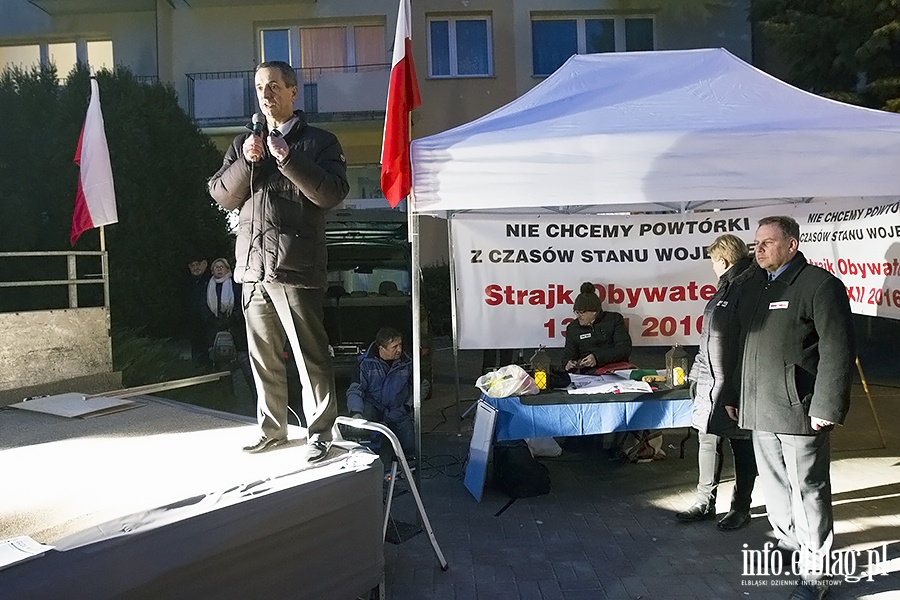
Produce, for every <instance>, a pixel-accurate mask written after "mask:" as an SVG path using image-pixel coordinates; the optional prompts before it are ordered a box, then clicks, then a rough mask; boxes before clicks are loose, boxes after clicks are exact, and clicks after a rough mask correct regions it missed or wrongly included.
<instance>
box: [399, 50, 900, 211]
mask: <svg viewBox="0 0 900 600" xmlns="http://www.w3.org/2000/svg"><path fill="white" fill-rule="evenodd" d="M897 165H900V115H898V114H894V113H887V112H883V111H877V110H871V109H866V108H860V107H856V106H851V105H848V104H843V103H840V102H835V101H833V100H828V99H826V98H822V97H820V96H816V95H814V94H810V93H808V92H804V91H802V90H800V89H797V88H795V87H792V86H790V85H788V84H786V83H784V82H782V81H780V80H778V79H775V78H774V77H771V76H770V75H767V74H766V73H763V72H762V71H759V70H758V69H756V68H755V67H752V66H751V65H749V64H747V63H745V62H743V61H742V60H740V59H739V58H737V57H736V56H734V55H732V54H730V53H729V52H727V51H726V50H723V49H701V50H683V51H655V52H623V53H607V54H593V55H576V56H573V57H571V58H570V59H569V60H568V61H567V62H566V63H565V64H564V65H563V66H562V67H560V68H559V69H558V70H557V71H556V72H555V73H553V74H552V75H551V76H549V77H548V78H547V79H546V80H544V81H543V82H541V83H540V84H539V85H537V86H536V87H534V88H533V89H532V90H531V91H529V92H527V93H526V94H524V95H523V96H521V97H520V98H517V99H516V100H514V101H513V102H511V103H509V104H507V105H506V106H503V107H501V108H499V109H497V110H495V111H494V112H492V113H490V114H488V115H485V116H484V117H481V118H480V119H477V120H475V121H472V122H470V123H467V124H465V125H461V126H459V127H456V128H454V129H451V130H448V131H445V132H443V133H439V134H436V135H433V136H429V137H426V138H422V139H418V140H415V141H414V142H413V143H412V168H413V194H414V196H413V202H412V203H411V207H410V208H411V210H413V211H415V212H444V211H458V210H470V209H493V210H497V209H510V208H518V209H522V208H534V209H538V208H551V209H552V208H558V209H561V210H569V209H571V207H573V206H576V207H577V206H590V207H594V208H595V209H596V206H597V205H602V207H603V210H604V212H606V211H609V210H614V209H619V210H630V211H635V210H664V209H671V208H674V207H688V208H690V207H699V206H704V207H724V206H725V205H727V206H728V207H737V206H746V205H748V204H754V203H758V202H766V203H771V201H772V199H802V198H811V197H838V196H891V195H900V169H898V168H897Z"/></svg>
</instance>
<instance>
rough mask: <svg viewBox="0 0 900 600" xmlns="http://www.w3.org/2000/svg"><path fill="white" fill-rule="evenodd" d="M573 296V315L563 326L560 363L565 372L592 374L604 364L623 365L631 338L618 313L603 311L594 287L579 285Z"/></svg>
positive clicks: (588, 283) (629, 351)
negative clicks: (565, 325) (566, 324)
mask: <svg viewBox="0 0 900 600" xmlns="http://www.w3.org/2000/svg"><path fill="white" fill-rule="evenodd" d="M580 292H581V293H580V294H578V296H576V297H575V316H576V317H577V318H576V319H575V320H573V321H572V322H571V323H569V325H568V326H567V327H566V347H565V350H563V360H564V361H565V365H566V371H579V372H583V373H595V372H596V371H597V370H598V369H602V367H603V366H604V365H608V364H610V363H616V362H625V361H627V360H628V359H629V357H630V356H631V336H630V335H629V334H628V328H627V327H625V319H623V318H622V315H620V314H619V313H614V312H609V311H605V310H603V304H602V303H601V302H600V297H599V296H598V295H597V289H596V288H595V287H594V284H593V283H591V282H589V281H586V282H585V283H583V284H581V289H580Z"/></svg>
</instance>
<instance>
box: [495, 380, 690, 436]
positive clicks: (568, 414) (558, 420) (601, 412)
mask: <svg viewBox="0 0 900 600" xmlns="http://www.w3.org/2000/svg"><path fill="white" fill-rule="evenodd" d="M556 397H557V398H559V400H560V401H561V403H558V404H556V403H554V404H548V403H543V402H542V403H540V404H529V403H528V402H529V401H532V402H533V401H537V399H538V398H540V396H537V397H534V399H532V397H526V398H525V403H523V402H522V401H521V400H520V399H519V398H518V397H517V396H511V397H509V398H490V397H488V396H485V395H484V394H482V396H481V399H482V400H483V401H485V402H487V403H488V404H490V405H491V406H493V407H494V408H496V409H497V424H496V428H495V430H494V431H495V435H494V439H495V440H496V441H498V442H501V441H505V440H521V439H525V438H536V437H553V436H576V435H591V434H595V433H611V432H613V431H637V430H641V429H669V428H673V427H690V426H691V405H692V403H691V399H690V394H689V392H688V390H687V389H683V390H669V391H667V392H665V393H659V394H640V395H637V394H628V395H627V396H623V397H621V398H619V397H617V395H615V394H596V395H592V396H582V395H579V394H562V395H557V396H556Z"/></svg>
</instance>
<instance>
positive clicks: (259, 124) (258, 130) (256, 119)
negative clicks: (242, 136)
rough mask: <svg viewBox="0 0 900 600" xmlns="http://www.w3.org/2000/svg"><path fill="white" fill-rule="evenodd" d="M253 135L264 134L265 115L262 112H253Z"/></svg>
mask: <svg viewBox="0 0 900 600" xmlns="http://www.w3.org/2000/svg"><path fill="white" fill-rule="evenodd" d="M251 121H252V122H253V135H262V132H263V122H264V121H263V116H262V115H261V114H260V113H253V118H252V119H251Z"/></svg>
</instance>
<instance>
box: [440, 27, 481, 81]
mask: <svg viewBox="0 0 900 600" xmlns="http://www.w3.org/2000/svg"><path fill="white" fill-rule="evenodd" d="M491 54H492V49H491V28H490V20H489V19H488V18H487V17H460V18H430V19H429V20H428V73H429V75H430V76H431V77H487V76H490V75H492V74H493V64H492V61H491Z"/></svg>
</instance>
